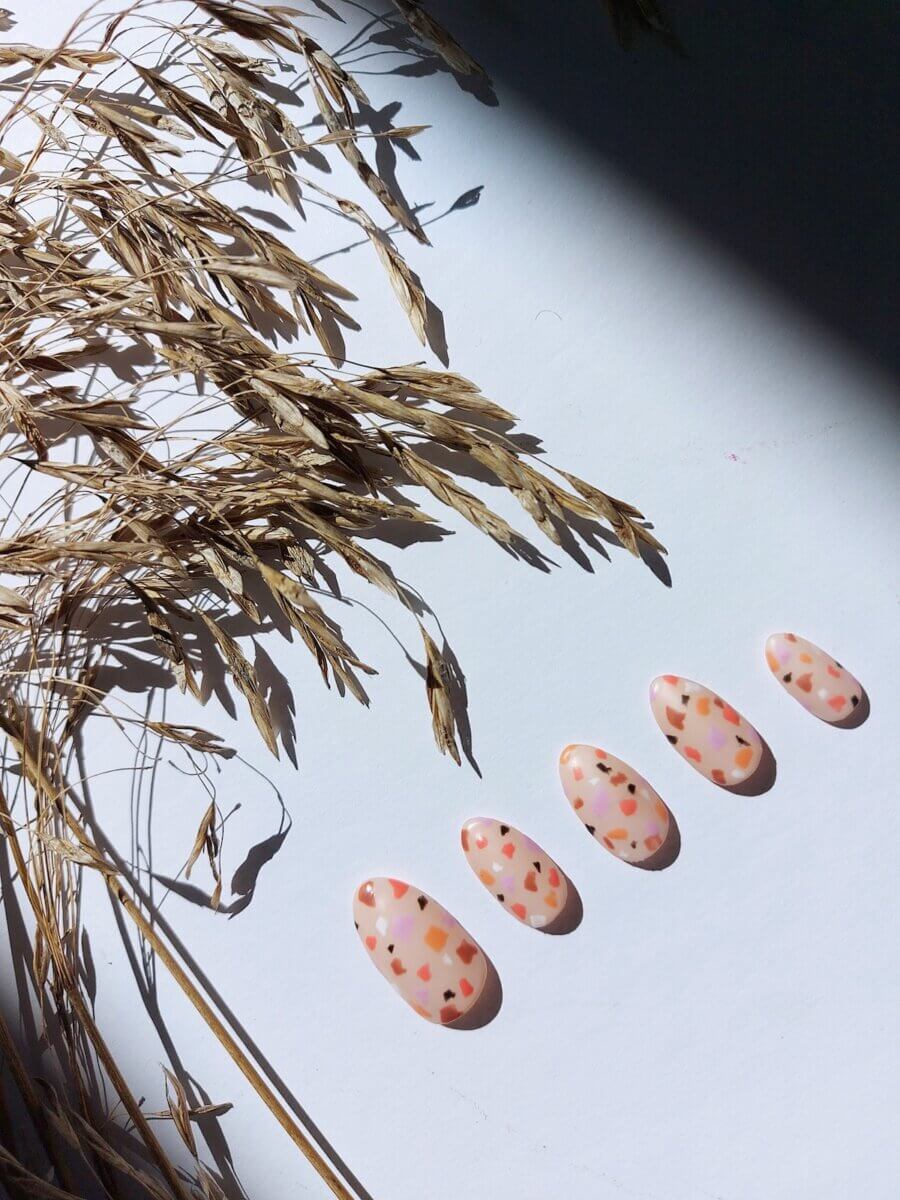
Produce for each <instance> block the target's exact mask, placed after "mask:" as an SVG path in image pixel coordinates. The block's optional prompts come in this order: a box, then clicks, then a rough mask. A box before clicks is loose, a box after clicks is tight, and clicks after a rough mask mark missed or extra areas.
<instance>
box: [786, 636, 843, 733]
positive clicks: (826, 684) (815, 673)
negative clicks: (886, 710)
mask: <svg viewBox="0 0 900 1200" xmlns="http://www.w3.org/2000/svg"><path fill="white" fill-rule="evenodd" d="M766 662H767V663H768V664H769V670H770V671H771V672H772V674H773V675H774V676H775V678H776V679H777V680H778V682H779V683H780V684H781V685H782V687H783V688H784V689H785V691H786V692H788V693H789V694H790V695H791V696H793V697H794V699H795V700H796V701H797V702H798V703H799V704H802V705H803V707H804V708H805V709H806V711H807V712H811V713H812V714H813V716H814V717H818V718H819V719H820V720H821V721H827V722H828V723H829V724H833V723H834V722H835V721H844V720H846V719H847V717H849V716H850V715H851V713H852V712H853V710H854V709H855V708H856V707H857V706H858V705H859V702H860V700H861V699H862V694H863V691H862V686H861V685H860V683H859V680H858V679H856V678H855V676H853V675H851V674H850V672H849V671H848V670H847V668H846V667H842V666H841V664H840V663H839V662H835V660H834V659H833V658H832V657H831V656H830V655H828V654H826V653H825V651H824V650H820V649H819V647H818V646H816V645H814V644H813V643H812V642H808V641H807V640H806V638H802V637H798V636H797V635H796V634H795V633H773V634H772V636H771V637H770V638H769V639H768V641H767V642H766Z"/></svg>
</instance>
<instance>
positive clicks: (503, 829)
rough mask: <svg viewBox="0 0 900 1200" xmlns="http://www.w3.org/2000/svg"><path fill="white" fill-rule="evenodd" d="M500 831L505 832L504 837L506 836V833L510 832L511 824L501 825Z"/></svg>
mask: <svg viewBox="0 0 900 1200" xmlns="http://www.w3.org/2000/svg"><path fill="white" fill-rule="evenodd" d="M500 832H501V833H502V834H503V836H504V837H506V835H507V834H508V833H509V826H508V825H501V826H500Z"/></svg>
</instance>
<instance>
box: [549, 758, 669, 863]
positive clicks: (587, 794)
mask: <svg viewBox="0 0 900 1200" xmlns="http://www.w3.org/2000/svg"><path fill="white" fill-rule="evenodd" d="M559 777H560V780H561V781H562V785H563V790H564V791H565V793H566V796H567V797H568V800H569V803H570V804H571V805H572V808H573V809H574V810H575V813H576V814H577V816H578V818H579V820H580V821H581V822H582V824H583V825H584V827H585V829H587V831H588V833H590V834H591V835H592V836H593V837H595V838H596V839H597V841H598V842H599V843H600V844H601V846H605V847H606V849H607V850H609V852H610V853H611V854H614V855H615V856H616V858H621V859H622V860H623V862H628V863H642V862H645V861H646V860H647V859H648V858H652V857H653V855H654V854H655V853H656V852H657V850H659V848H660V847H661V846H662V844H663V843H664V842H665V840H666V837H667V835H668V832H669V817H670V814H669V810H668V808H667V807H666V806H665V804H664V803H663V801H662V800H661V799H660V797H659V796H658V795H657V793H656V792H655V791H654V789H653V788H652V787H651V786H650V784H649V783H648V782H647V780H646V779H644V777H643V776H642V775H639V774H638V773H637V771H635V770H634V768H633V767H630V766H629V765H628V763H625V762H622V760H621V759H620V758H616V757H615V756H614V755H612V754H610V753H609V752H608V751H607V750H601V749H600V748H599V747H597V746H578V745H575V746H566V748H565V750H563V752H562V754H561V755H560V756H559Z"/></svg>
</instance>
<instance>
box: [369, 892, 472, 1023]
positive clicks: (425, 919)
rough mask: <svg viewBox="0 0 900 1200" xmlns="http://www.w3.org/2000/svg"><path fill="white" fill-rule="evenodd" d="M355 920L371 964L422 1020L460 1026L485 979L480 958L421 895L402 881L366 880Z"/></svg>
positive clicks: (459, 929)
mask: <svg viewBox="0 0 900 1200" xmlns="http://www.w3.org/2000/svg"><path fill="white" fill-rule="evenodd" d="M353 919H354V922H355V923H356V930H357V933H358V934H359V938H360V941H361V942H362V944H363V945H364V946H365V948H366V950H367V951H368V953H369V957H370V958H371V959H372V962H373V963H374V964H375V966H376V967H377V968H378V970H379V971H380V972H381V973H382V975H383V976H384V977H385V979H387V981H388V982H389V983H390V984H391V985H392V986H393V987H394V989H395V990H396V991H397V992H398V993H399V995H401V996H402V997H403V999H404V1000H405V1001H406V1003H407V1004H409V1005H410V1006H411V1007H412V1008H414V1009H415V1010H416V1012H417V1013H418V1014H419V1016H420V1017H424V1018H425V1019H426V1020H427V1021H433V1022H434V1023H435V1024H437V1025H450V1024H452V1023H453V1022H454V1021H458V1020H459V1018H460V1017H463V1016H465V1015H466V1013H468V1012H469V1011H470V1010H471V1009H472V1008H474V1007H475V1004H476V1003H477V1002H478V999H479V997H480V996H481V993H482V992H483V991H484V985H485V982H486V981H487V977H488V968H487V960H486V959H485V957H484V952H483V951H482V949H481V948H480V946H478V944H477V943H476V942H475V940H474V939H473V938H471V937H470V936H469V935H468V934H467V933H466V931H465V929H463V927H462V926H461V925H460V924H459V922H458V921H457V920H456V919H455V918H454V917H452V916H451V915H450V913H448V912H447V910H446V908H444V907H443V906H442V905H440V904H438V902H437V901H436V900H433V899H432V898H431V896H429V895H427V894H426V893H425V892H420V891H419V890H418V889H417V888H414V887H411V886H410V885H409V884H408V883H403V881H402V880H400V879H384V878H378V879H368V880H366V882H365V883H364V884H362V885H361V886H360V887H359V888H358V889H357V892H356V895H355V896H354V897H353Z"/></svg>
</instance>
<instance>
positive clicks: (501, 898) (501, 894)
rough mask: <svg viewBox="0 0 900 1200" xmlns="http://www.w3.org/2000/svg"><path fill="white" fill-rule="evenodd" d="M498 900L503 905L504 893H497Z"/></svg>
mask: <svg viewBox="0 0 900 1200" xmlns="http://www.w3.org/2000/svg"><path fill="white" fill-rule="evenodd" d="M497 899H498V900H499V901H500V903H501V904H502V903H503V893H502V892H498V893H497Z"/></svg>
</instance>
